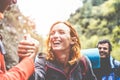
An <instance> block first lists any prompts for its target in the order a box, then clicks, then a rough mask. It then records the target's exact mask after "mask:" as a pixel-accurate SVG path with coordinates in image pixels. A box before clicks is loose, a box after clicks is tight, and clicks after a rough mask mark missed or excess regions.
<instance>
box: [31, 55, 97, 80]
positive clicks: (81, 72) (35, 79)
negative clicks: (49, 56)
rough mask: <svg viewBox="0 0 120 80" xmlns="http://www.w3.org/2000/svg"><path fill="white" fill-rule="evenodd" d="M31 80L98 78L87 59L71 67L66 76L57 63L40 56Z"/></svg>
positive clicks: (90, 79) (85, 79) (84, 79)
mask: <svg viewBox="0 0 120 80" xmlns="http://www.w3.org/2000/svg"><path fill="white" fill-rule="evenodd" d="M83 57H84V56H83ZM84 64H85V65H84ZM30 80H96V77H95V75H94V73H93V71H92V67H91V63H90V61H89V59H88V58H87V57H84V61H82V60H80V61H78V62H76V64H74V65H73V66H71V70H70V72H69V73H68V74H66V73H65V72H64V71H63V68H62V67H60V65H59V64H58V63H57V62H55V61H46V59H45V58H44V56H43V57H41V56H38V57H37V58H36V60H35V73H34V74H33V75H32V77H31V78H30Z"/></svg>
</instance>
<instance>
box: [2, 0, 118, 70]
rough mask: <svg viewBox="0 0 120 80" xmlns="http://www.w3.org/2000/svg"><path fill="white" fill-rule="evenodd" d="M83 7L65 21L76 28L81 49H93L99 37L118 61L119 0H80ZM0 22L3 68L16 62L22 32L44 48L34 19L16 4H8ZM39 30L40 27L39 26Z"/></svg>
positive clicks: (42, 39)
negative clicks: (4, 65) (109, 43)
mask: <svg viewBox="0 0 120 80" xmlns="http://www.w3.org/2000/svg"><path fill="white" fill-rule="evenodd" d="M82 1H83V7H81V8H78V9H77V10H76V12H75V13H74V14H73V13H71V15H70V17H69V19H68V21H69V22H70V23H71V24H72V25H73V26H74V27H75V29H76V30H77V31H78V34H79V38H80V40H81V44H82V49H88V48H96V44H97V42H98V41H99V40H101V39H109V40H110V41H111V43H112V47H113V51H112V54H111V55H112V56H113V57H114V58H116V59H118V60H120V0H82ZM4 14H5V16H4V19H3V20H2V21H0V34H2V36H3V43H4V45H5V49H6V51H7V54H6V55H5V60H6V64H7V69H9V68H11V67H12V66H13V65H16V64H17V63H18V61H19V58H18V56H17V45H18V43H19V41H20V40H22V39H23V35H24V34H25V33H29V34H31V36H32V37H33V38H35V39H37V40H38V41H39V42H40V44H41V45H40V47H39V52H41V51H44V49H45V39H44V38H43V37H42V36H41V35H39V34H37V33H36V32H35V26H36V25H35V22H34V21H33V20H32V19H30V17H27V16H24V15H23V14H22V13H21V11H20V9H19V7H18V6H17V5H11V8H9V9H8V10H7V11H6V12H5V13H4ZM41 29H42V28H41Z"/></svg>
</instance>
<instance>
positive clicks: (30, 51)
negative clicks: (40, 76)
mask: <svg viewBox="0 0 120 80" xmlns="http://www.w3.org/2000/svg"><path fill="white" fill-rule="evenodd" d="M38 47H39V42H38V41H37V40H35V39H33V38H31V37H30V35H28V34H27V35H25V36H24V40H22V41H20V42H19V44H18V56H19V57H20V59H23V58H25V57H29V58H32V59H33V60H34V58H35V56H36V54H37V52H38Z"/></svg>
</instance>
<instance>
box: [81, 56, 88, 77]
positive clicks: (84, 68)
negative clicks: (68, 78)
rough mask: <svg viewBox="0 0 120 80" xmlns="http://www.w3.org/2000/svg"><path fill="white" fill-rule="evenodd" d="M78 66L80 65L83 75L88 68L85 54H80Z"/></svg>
mask: <svg viewBox="0 0 120 80" xmlns="http://www.w3.org/2000/svg"><path fill="white" fill-rule="evenodd" d="M80 67H81V71H82V74H83V75H85V74H86V72H87V69H88V67H87V62H86V58H85V56H82V57H81V58H80Z"/></svg>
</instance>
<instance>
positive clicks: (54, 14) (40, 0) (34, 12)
mask: <svg viewBox="0 0 120 80" xmlns="http://www.w3.org/2000/svg"><path fill="white" fill-rule="evenodd" d="M17 4H18V7H19V9H20V11H21V12H22V13H23V14H24V15H25V16H29V17H30V18H31V19H33V20H34V22H35V24H36V32H37V33H38V34H40V35H43V36H44V35H47V34H48V32H49V29H50V27H51V25H52V24H53V23H54V22H55V21H58V20H62V21H65V20H67V19H68V18H69V16H70V14H71V13H74V12H75V10H76V9H78V8H79V7H81V6H82V2H81V0H29V1H28V0H18V2H17Z"/></svg>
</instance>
